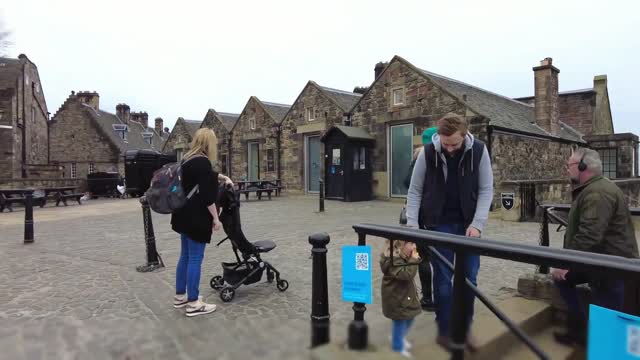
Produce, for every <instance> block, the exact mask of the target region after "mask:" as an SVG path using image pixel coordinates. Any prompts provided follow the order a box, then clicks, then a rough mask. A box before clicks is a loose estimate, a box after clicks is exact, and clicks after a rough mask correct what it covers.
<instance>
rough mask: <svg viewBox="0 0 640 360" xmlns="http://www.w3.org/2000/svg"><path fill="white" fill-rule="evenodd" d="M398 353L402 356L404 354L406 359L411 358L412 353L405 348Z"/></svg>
mask: <svg viewBox="0 0 640 360" xmlns="http://www.w3.org/2000/svg"><path fill="white" fill-rule="evenodd" d="M400 355H402V356H404V357H406V358H408V359H413V354H411V353H410V352H409V350H407V349H404V350H402V351H401V352H400Z"/></svg>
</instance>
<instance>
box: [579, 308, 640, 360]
mask: <svg viewBox="0 0 640 360" xmlns="http://www.w3.org/2000/svg"><path fill="white" fill-rule="evenodd" d="M587 349H588V350H587V359H589V360H596V359H616V360H626V359H634V360H638V359H640V317H637V316H633V315H629V314H625V313H623V312H619V311H614V310H610V309H607V308H603V307H600V306H597V305H589V339H588V347H587Z"/></svg>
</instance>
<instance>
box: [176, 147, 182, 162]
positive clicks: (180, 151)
mask: <svg viewBox="0 0 640 360" xmlns="http://www.w3.org/2000/svg"><path fill="white" fill-rule="evenodd" d="M180 160H182V149H176V161H180Z"/></svg>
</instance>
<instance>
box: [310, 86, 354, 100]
mask: <svg viewBox="0 0 640 360" xmlns="http://www.w3.org/2000/svg"><path fill="white" fill-rule="evenodd" d="M318 86H320V87H321V88H322V89H323V90H326V91H330V92H335V93H339V94H344V95H352V96H355V97H361V96H362V94H358V93H354V92H350V91H347V90H340V89H334V88H330V87H326V86H322V85H320V84H318Z"/></svg>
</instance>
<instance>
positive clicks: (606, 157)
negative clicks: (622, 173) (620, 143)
mask: <svg viewBox="0 0 640 360" xmlns="http://www.w3.org/2000/svg"><path fill="white" fill-rule="evenodd" d="M598 153H599V154H600V159H601V160H602V175H604V176H606V177H608V178H609V179H615V178H616V176H617V161H618V151H617V149H600V150H598Z"/></svg>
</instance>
